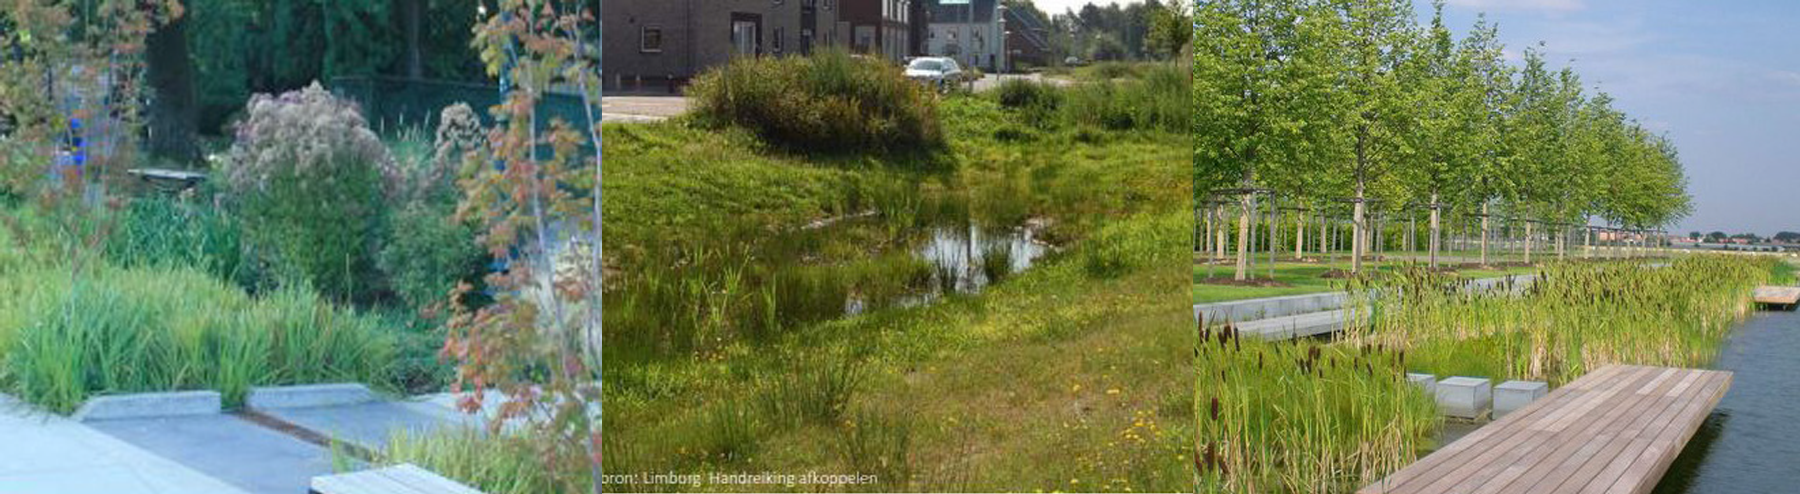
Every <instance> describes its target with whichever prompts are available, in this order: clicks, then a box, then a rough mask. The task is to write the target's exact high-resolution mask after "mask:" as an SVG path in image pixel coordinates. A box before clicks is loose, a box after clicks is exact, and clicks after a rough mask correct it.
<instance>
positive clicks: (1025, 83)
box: [994, 79, 1062, 109]
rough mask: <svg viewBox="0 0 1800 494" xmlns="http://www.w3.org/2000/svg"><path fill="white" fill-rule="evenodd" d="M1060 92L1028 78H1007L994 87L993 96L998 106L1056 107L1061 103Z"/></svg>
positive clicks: (1016, 107)
mask: <svg viewBox="0 0 1800 494" xmlns="http://www.w3.org/2000/svg"><path fill="white" fill-rule="evenodd" d="M1061 96H1062V95H1061V94H1059V93H1057V92H1056V88H1054V87H1051V86H1050V85H1048V84H1044V83H1040V82H1036V81H1032V80H1030V79H1007V80H1006V81H1005V82H1001V83H1000V86H999V87H997V88H994V98H995V99H997V100H999V101H1000V106H1004V107H1007V108H1013V109H1020V108H1036V107H1046V108H1052V109H1054V108H1056V106H1057V104H1059V103H1061V100H1062V98H1061Z"/></svg>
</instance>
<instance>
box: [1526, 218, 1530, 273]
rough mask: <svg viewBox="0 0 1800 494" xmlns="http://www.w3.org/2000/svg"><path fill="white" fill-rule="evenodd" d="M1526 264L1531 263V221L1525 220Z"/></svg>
mask: <svg viewBox="0 0 1800 494" xmlns="http://www.w3.org/2000/svg"><path fill="white" fill-rule="evenodd" d="M1525 264H1531V222H1530V221H1526V222H1525Z"/></svg>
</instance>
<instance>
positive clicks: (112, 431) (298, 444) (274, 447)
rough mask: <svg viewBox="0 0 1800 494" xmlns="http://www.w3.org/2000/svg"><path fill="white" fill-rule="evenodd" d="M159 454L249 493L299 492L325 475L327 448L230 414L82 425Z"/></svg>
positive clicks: (328, 463)
mask: <svg viewBox="0 0 1800 494" xmlns="http://www.w3.org/2000/svg"><path fill="white" fill-rule="evenodd" d="M88 426H89V427H93V428H94V429H96V430H99V431H100V432H104V433H106V434H108V435H111V436H113V437H116V438H119V439H121V440H123V441H125V442H128V443H131V444H132V445H134V446H137V447H139V448H143V449H144V450H146V451H150V452H152V453H155V454H157V455H159V456H162V457H164V458H168V459H170V460H173V461H175V462H177V463H180V464H182V465H184V466H187V467H188V468H192V469H194V470H197V471H199V472H201V473H204V474H207V475H210V476H212V477H213V478H217V479H219V480H222V481H225V482H226V483H229V484H231V485H233V486H236V487H238V488H240V489H243V490H244V491H246V492H250V493H255V494H265V493H266V494H294V493H299V492H305V491H306V486H307V483H308V482H309V481H310V479H311V478H312V477H313V476H315V475H329V474H331V473H332V469H331V451H330V450H328V449H326V448H324V447H320V446H317V445H314V444H311V443H307V442H305V441H301V440H300V439H297V438H294V437H292V436H288V435H286V434H282V433H280V432H277V431H274V430H271V429H268V428H265V427H262V426H260V425H257V424H255V423H253V422H250V421H248V420H244V419H243V418H240V417H238V416H236V415H229V414H213V415H189V416H179V417H156V418H140V419H123V420H102V421H94V422H89V423H88Z"/></svg>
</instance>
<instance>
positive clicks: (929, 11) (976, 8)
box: [925, 0, 999, 24]
mask: <svg viewBox="0 0 1800 494" xmlns="http://www.w3.org/2000/svg"><path fill="white" fill-rule="evenodd" d="M998 2H999V0H969V3H967V4H957V5H944V4H943V3H941V2H939V1H938V0H926V4H925V10H926V15H927V16H928V17H927V19H929V20H930V22H945V23H957V24H964V23H968V22H969V21H968V18H969V15H970V13H973V14H974V15H975V22H979V23H986V22H993V21H994V5H995V4H996V3H998Z"/></svg>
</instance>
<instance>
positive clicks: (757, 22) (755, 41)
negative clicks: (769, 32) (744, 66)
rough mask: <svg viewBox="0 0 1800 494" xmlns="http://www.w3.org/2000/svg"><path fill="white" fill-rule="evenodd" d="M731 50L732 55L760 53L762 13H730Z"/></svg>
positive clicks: (755, 54) (754, 54)
mask: <svg viewBox="0 0 1800 494" xmlns="http://www.w3.org/2000/svg"><path fill="white" fill-rule="evenodd" d="M731 52H732V55H734V56H757V55H761V54H762V15H760V14H746V13H743V12H732V13H731Z"/></svg>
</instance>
